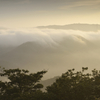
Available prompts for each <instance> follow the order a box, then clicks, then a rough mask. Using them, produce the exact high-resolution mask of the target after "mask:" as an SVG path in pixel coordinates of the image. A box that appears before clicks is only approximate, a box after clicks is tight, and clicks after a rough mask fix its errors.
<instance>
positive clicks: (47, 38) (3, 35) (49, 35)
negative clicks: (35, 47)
mask: <svg viewBox="0 0 100 100" xmlns="http://www.w3.org/2000/svg"><path fill="white" fill-rule="evenodd" d="M78 36H80V37H83V38H85V39H87V40H89V41H98V40H100V31H98V32H82V31H79V30H76V31H75V30H59V29H58V30H57V29H38V28H22V29H7V28H4V29H2V28H1V29H0V45H13V46H16V45H20V44H22V43H25V42H28V41H36V42H39V43H41V44H48V43H49V44H50V43H54V44H57V42H59V41H62V40H63V38H65V37H66V38H68V39H72V40H74V41H78V42H80V43H83V44H85V41H83V40H82V39H81V38H79V37H78Z"/></svg>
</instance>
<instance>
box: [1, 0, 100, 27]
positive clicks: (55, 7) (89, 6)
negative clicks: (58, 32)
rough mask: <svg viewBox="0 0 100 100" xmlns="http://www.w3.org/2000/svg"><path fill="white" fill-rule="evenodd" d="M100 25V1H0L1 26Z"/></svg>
mask: <svg viewBox="0 0 100 100" xmlns="http://www.w3.org/2000/svg"><path fill="white" fill-rule="evenodd" d="M71 23H89V24H100V0H0V27H34V26H41V25H54V24H55V25H64V24H71Z"/></svg>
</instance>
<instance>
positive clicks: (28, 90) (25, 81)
mask: <svg viewBox="0 0 100 100" xmlns="http://www.w3.org/2000/svg"><path fill="white" fill-rule="evenodd" d="M45 73H46V71H40V72H37V73H29V71H28V70H24V69H22V70H21V69H18V68H17V69H2V68H1V72H0V76H1V77H7V79H8V81H6V82H2V81H0V100H7V99H8V98H9V100H28V99H31V98H33V96H34V95H35V94H36V93H41V92H42V91H41V90H40V89H41V88H43V85H42V84H39V81H40V80H41V78H42V77H43V74H45ZM34 97H35V96H34Z"/></svg>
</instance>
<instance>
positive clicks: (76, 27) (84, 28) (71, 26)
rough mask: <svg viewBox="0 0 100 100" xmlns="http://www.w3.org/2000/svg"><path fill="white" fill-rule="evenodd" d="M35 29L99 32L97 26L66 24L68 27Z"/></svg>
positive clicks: (99, 27)
mask: <svg viewBox="0 0 100 100" xmlns="http://www.w3.org/2000/svg"><path fill="white" fill-rule="evenodd" d="M37 28H49V29H64V30H80V31H94V32H96V31H98V30H100V25H99V24H68V25H49V26H38V27H37Z"/></svg>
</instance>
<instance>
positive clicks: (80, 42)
mask: <svg viewBox="0 0 100 100" xmlns="http://www.w3.org/2000/svg"><path fill="white" fill-rule="evenodd" d="M0 66H2V67H5V68H24V69H28V70H30V71H31V72H36V71H41V70H47V71H48V72H47V74H46V75H45V76H44V79H48V78H51V77H54V76H59V75H61V74H62V73H64V72H66V71H67V70H68V69H71V68H75V69H76V70H80V69H81V68H82V67H89V69H94V68H96V69H99V67H100V0H0Z"/></svg>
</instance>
